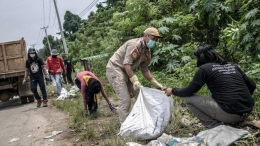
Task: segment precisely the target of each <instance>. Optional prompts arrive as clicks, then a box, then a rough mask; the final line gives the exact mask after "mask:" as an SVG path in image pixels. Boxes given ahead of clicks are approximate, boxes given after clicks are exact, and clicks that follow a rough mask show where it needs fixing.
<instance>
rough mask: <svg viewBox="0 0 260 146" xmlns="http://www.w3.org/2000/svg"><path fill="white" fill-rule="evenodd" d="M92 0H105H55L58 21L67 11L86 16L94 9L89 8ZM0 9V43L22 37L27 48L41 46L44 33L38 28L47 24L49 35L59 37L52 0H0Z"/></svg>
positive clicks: (94, 8) (99, 0)
mask: <svg viewBox="0 0 260 146" xmlns="http://www.w3.org/2000/svg"><path fill="white" fill-rule="evenodd" d="M95 1H98V3H99V2H104V1H105V0H56V3H57V7H58V11H59V16H60V20H61V23H63V22H64V19H63V18H64V14H65V12H66V11H70V12H71V13H73V14H77V15H79V14H81V15H79V16H81V19H87V18H88V15H89V13H90V12H91V11H96V7H95V5H94V6H93V7H92V8H91V3H92V4H93V2H95ZM86 8H87V9H86ZM90 8H91V9H90ZM84 10H88V11H87V12H86V11H84ZM0 12H1V14H0V42H8V41H15V40H20V39H21V38H22V37H23V38H24V39H25V41H26V44H27V48H29V47H32V46H34V47H35V48H36V49H40V48H42V47H43V44H42V40H43V37H44V36H45V32H44V29H41V28H43V27H47V26H48V28H47V34H48V35H53V36H55V37H58V38H60V35H57V34H56V33H58V32H59V31H60V29H59V24H58V19H57V17H56V11H55V7H54V2H53V0H0ZM84 13H85V14H84ZM83 14H84V15H83Z"/></svg>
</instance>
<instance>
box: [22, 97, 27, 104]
mask: <svg viewBox="0 0 260 146" xmlns="http://www.w3.org/2000/svg"><path fill="white" fill-rule="evenodd" d="M20 98H21V102H22V104H25V103H27V102H28V101H27V97H20Z"/></svg>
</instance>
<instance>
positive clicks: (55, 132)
mask: <svg viewBox="0 0 260 146" xmlns="http://www.w3.org/2000/svg"><path fill="white" fill-rule="evenodd" d="M60 133H62V131H53V132H52V134H51V135H50V136H46V137H44V138H45V139H48V138H51V137H53V136H55V135H58V134H60Z"/></svg>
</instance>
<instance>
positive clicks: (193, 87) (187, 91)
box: [171, 82, 201, 97]
mask: <svg viewBox="0 0 260 146" xmlns="http://www.w3.org/2000/svg"><path fill="white" fill-rule="evenodd" d="M200 88H201V86H200V85H198V84H195V83H192V82H191V83H190V84H189V85H188V86H186V87H184V88H172V90H171V92H172V94H173V95H176V96H180V97H189V96H192V95H193V94H194V93H196V92H198V91H199V90H200Z"/></svg>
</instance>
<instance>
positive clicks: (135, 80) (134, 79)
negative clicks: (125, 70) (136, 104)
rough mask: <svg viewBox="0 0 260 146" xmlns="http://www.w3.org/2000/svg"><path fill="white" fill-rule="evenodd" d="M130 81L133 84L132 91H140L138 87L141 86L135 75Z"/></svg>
mask: <svg viewBox="0 0 260 146" xmlns="http://www.w3.org/2000/svg"><path fill="white" fill-rule="evenodd" d="M130 81H131V82H132V83H133V85H134V90H135V91H138V90H139V89H140V87H141V86H142V85H141V84H140V82H139V80H138V78H137V76H136V75H134V76H132V77H131V78H130Z"/></svg>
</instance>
